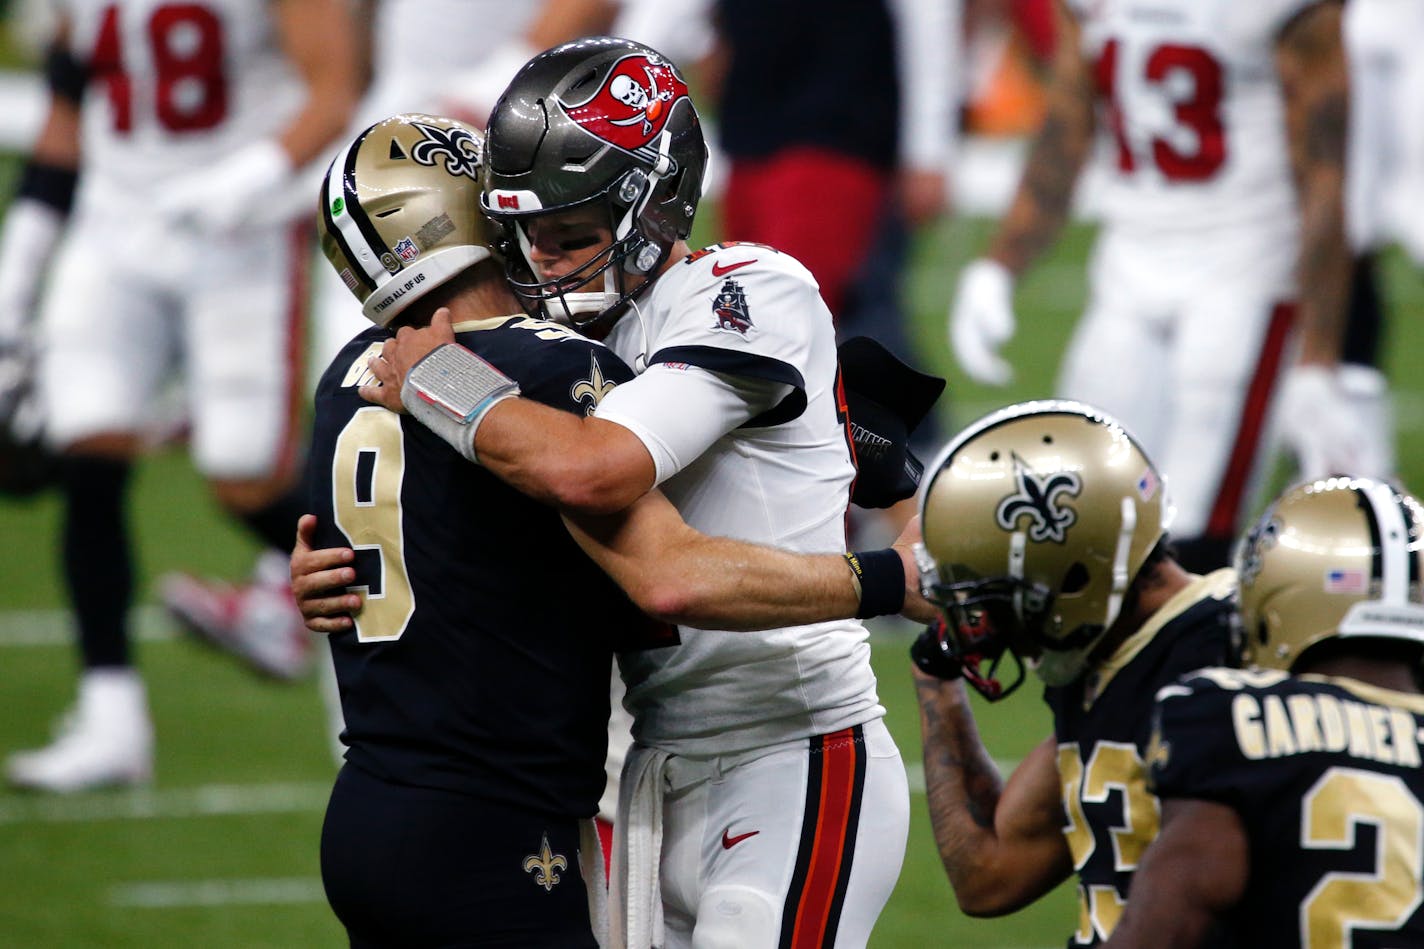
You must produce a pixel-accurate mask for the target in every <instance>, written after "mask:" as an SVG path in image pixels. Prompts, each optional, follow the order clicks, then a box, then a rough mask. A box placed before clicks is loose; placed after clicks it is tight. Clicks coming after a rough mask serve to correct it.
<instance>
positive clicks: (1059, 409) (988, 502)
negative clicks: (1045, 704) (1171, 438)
mask: <svg viewBox="0 0 1424 949" xmlns="http://www.w3.org/2000/svg"><path fill="white" fill-rule="evenodd" d="M1171 513H1172V508H1171V505H1170V504H1169V502H1168V500H1167V491H1166V485H1165V484H1164V481H1163V478H1162V476H1161V474H1160V473H1159V472H1158V471H1157V469H1156V467H1154V466H1153V464H1152V462H1151V461H1150V460H1148V458H1147V456H1146V454H1144V452H1143V450H1142V448H1141V446H1140V445H1138V443H1137V442H1136V440H1134V439H1133V438H1132V436H1131V435H1129V434H1128V433H1127V432H1126V431H1125V430H1124V429H1123V428H1122V426H1121V425H1120V424H1118V423H1117V422H1116V421H1115V420H1113V419H1112V418H1110V417H1109V416H1107V415H1104V414H1103V413H1101V412H1099V411H1098V410H1097V409H1094V408H1092V407H1090V406H1087V405H1083V404H1081V403H1077V402H1064V401H1046V402H1025V403H1022V404H1020V405H1014V406H1009V407H1008V408H1005V409H1002V410H1000V411H998V412H994V413H992V414H991V415H988V416H986V417H984V418H982V419H980V420H979V421H977V422H975V423H974V424H972V425H970V426H969V427H968V428H966V429H965V430H964V431H963V432H961V433H960V434H959V435H958V436H957V437H955V438H954V440H953V441H951V442H950V443H949V445H947V446H946V447H945V448H944V450H943V451H942V452H941V453H940V456H939V458H938V459H937V460H936V461H935V463H934V464H933V465H932V466H931V467H930V469H929V473H928V474H927V476H926V479H925V481H924V484H923V487H922V489H921V494H920V518H921V529H922V531H923V533H924V544H923V547H924V551H923V554H924V556H922V557H921V577H920V583H921V588H922V590H923V591H924V594H925V596H926V597H927V598H928V599H930V600H931V601H932V602H934V603H935V604H937V605H938V606H939V607H940V609H941V610H943V611H944V614H945V626H946V631H945V634H944V640H943V642H942V647H943V648H944V649H945V650H946V651H947V652H949V653H950V654H952V655H957V656H958V657H959V658H960V660H961V661H962V662H963V663H964V673H965V678H966V679H967V680H968V681H969V682H970V683H971V684H972V685H974V687H975V688H976V689H978V690H979V691H980V692H981V693H983V694H984V695H986V696H987V697H989V698H1000V697H1002V696H1003V695H1007V694H1008V693H1009V692H1010V691H1012V690H1013V689H1014V688H1015V687H1017V685H1018V684H1019V683H1020V682H1021V681H1022V679H1023V670H1022V665H1021V663H1020V662H1019V660H1020V659H1027V660H1028V661H1029V662H1030V664H1031V665H1033V667H1034V668H1035V670H1036V671H1037V673H1038V674H1039V676H1040V678H1042V679H1043V681H1044V682H1045V683H1047V684H1048V685H1066V684H1068V683H1070V682H1072V681H1073V680H1075V679H1077V678H1078V677H1079V676H1080V675H1082V674H1083V672H1084V671H1085V669H1086V667H1087V662H1088V657H1089V655H1090V653H1091V652H1092V650H1093V648H1094V647H1095V646H1097V645H1098V643H1099V641H1100V640H1101V639H1102V637H1103V634H1104V633H1106V632H1107V629H1108V627H1110V626H1111V625H1112V623H1113V621H1114V620H1115V619H1117V616H1118V613H1119V612H1120V611H1121V608H1122V603H1123V597H1124V595H1125V594H1126V593H1127V589H1128V587H1129V586H1130V585H1131V583H1132V581H1133V579H1134V578H1135V577H1136V576H1137V573H1138V571H1139V570H1140V569H1141V568H1142V565H1143V564H1144V563H1145V562H1146V560H1147V557H1148V555H1149V554H1150V553H1151V552H1152V549H1153V548H1154V547H1155V546H1156V545H1157V543H1158V542H1159V541H1160V540H1161V539H1162V538H1163V536H1164V535H1165V533H1166V530H1167V527H1168V524H1169V522H1170V520H1171ZM1006 655H1007V656H1009V657H1010V658H1011V659H1012V660H1013V661H1014V664H1015V665H1016V666H1017V669H1016V670H1014V672H1013V678H1012V680H1011V681H1009V682H1008V683H1005V682H1001V681H1000V680H999V678H998V677H997V669H998V666H999V664H1000V662H1001V660H1003V659H1004V658H1005V656H1006Z"/></svg>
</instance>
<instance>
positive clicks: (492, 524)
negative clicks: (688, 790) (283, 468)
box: [310, 317, 649, 817]
mask: <svg viewBox="0 0 1424 949" xmlns="http://www.w3.org/2000/svg"><path fill="white" fill-rule="evenodd" d="M456 330H457V338H458V339H459V341H460V342H461V343H463V344H464V345H465V346H467V347H469V348H470V349H472V350H474V351H475V352H477V353H479V354H480V355H482V356H484V357H485V358H487V359H489V360H490V361H491V362H493V363H495V364H497V365H498V366H499V367H500V368H501V369H502V370H503V371H504V372H505V373H506V374H507V375H509V376H511V377H513V378H514V379H515V380H516V381H518V382H519V384H520V387H521V389H522V392H523V395H524V396H525V397H527V398H531V399H534V400H537V401H539V402H543V403H545V404H547V405H552V406H554V407H556V408H560V409H564V410H567V411H571V412H579V413H584V412H588V411H590V410H591V409H592V408H593V406H594V405H596V404H597V402H598V400H599V399H601V398H602V397H603V396H604V395H605V394H606V393H607V392H608V391H609V390H610V389H612V388H613V386H614V385H615V384H616V383H618V382H621V381H624V380H626V379H628V378H630V377H631V375H632V374H631V373H630V372H629V371H628V369H627V367H626V366H624V365H623V364H622V362H620V361H619V360H618V358H617V357H616V356H614V355H613V354H612V353H610V352H608V350H606V349H605V348H604V347H603V346H602V345H600V344H598V343H593V342H589V341H588V340H585V339H582V338H580V337H576V336H574V335H573V334H571V333H569V332H567V331H566V330H563V329H561V328H560V327H558V326H555V325H553V324H551V323H545V322H542V321H538V320H530V319H528V318H525V317H507V318H503V319H494V320H486V321H479V322H477V323H463V324H459V325H457V327H456ZM387 337H388V334H387V333H386V332H385V331H383V330H380V329H376V328H372V329H369V330H367V331H366V332H364V333H362V334H360V335H359V336H357V337H356V338H354V339H353V340H352V341H351V342H349V343H348V344H347V345H346V347H345V348H344V349H343V350H342V351H341V353H340V354H339V355H338V356H337V357H336V359H335V360H334V361H333V362H332V364H331V366H330V368H328V369H327V371H326V373H325V375H324V376H323V377H322V379H321V382H320V384H319V385H318V388H317V393H316V420H315V426H314V434H313V443H312V455H311V468H310V471H311V482H310V488H311V491H312V502H313V507H312V510H313V511H314V512H315V513H316V515H317V517H318V535H317V539H316V540H317V544H316V546H318V547H331V546H350V547H352V548H353V549H354V550H355V551H356V562H355V567H356V571H357V579H356V583H355V584H354V585H353V586H352V589H353V590H356V591H358V592H361V593H363V596H364V599H365V603H364V605H363V608H362V609H361V611H360V612H359V614H358V615H357V616H356V617H355V620H356V629H355V630H354V631H349V632H345V633H341V634H338V635H333V636H331V637H330V641H331V651H332V657H333V660H334V661H335V664H336V675H337V681H338V683H339V685H340V691H341V705H342V711H343V712H344V714H345V717H346V731H345V733H344V735H343V740H344V741H345V742H346V743H347V745H348V746H349V747H348V749H347V752H346V759H347V761H348V762H349V763H350V764H351V765H354V766H356V767H359V768H361V769H363V770H365V771H367V772H369V773H371V774H373V775H375V776H377V777H379V778H383V779H385V780H388V781H391V782H395V783H398V784H408V785H416V786H422V787H434V788H442V789H447V790H452V791H456V792H461V793H466V794H470V795H472V796H476V797H480V798H483V799H486V800H491V801H495V802H498V803H500V804H507V805H513V806H516V807H519V808H522V809H525V810H532V811H536V812H541V813H549V814H553V815H557V816H572V817H589V816H592V815H593V814H594V813H595V812H596V811H597V808H598V799H599V795H600V794H601V793H602V790H603V782H604V755H605V748H606V744H607V727H608V711H609V709H608V703H609V690H608V680H609V675H610V672H611V669H612V651H613V649H614V648H615V647H616V646H617V645H618V644H619V637H621V636H626V635H636V633H637V631H638V630H640V628H642V627H643V625H644V624H646V623H647V622H649V621H648V620H646V619H645V618H644V617H643V616H642V614H641V613H639V612H638V611H637V610H636V609H635V608H634V606H633V604H632V603H631V602H630V601H629V600H628V599H627V597H626V596H625V595H624V594H623V593H622V591H621V590H619V589H618V587H617V586H616V585H615V584H614V583H613V582H612V581H611V580H610V579H608V577H607V576H606V575H605V574H604V573H603V572H602V571H601V570H599V569H598V568H597V567H596V566H595V565H594V564H593V562H592V561H590V560H589V559H588V558H587V557H585V556H584V554H583V552H582V551H581V550H579V548H578V546H577V545H576V544H575V543H574V541H573V539H572V538H571V537H570V536H569V534H568V532H567V531H566V530H565V529H564V527H563V523H562V522H561V520H560V519H559V515H558V513H557V512H556V511H555V510H554V509H553V508H550V507H546V506H544V505H541V504H539V503H537V502H535V501H533V500H531V499H529V498H527V497H525V496H524V495H522V494H520V493H519V492H517V491H515V490H514V489H513V488H511V487H508V486H507V485H505V484H503V483H502V482H500V481H499V480H498V479H496V478H495V477H494V476H492V475H491V474H489V473H488V472H487V471H485V470H484V469H483V468H480V467H477V466H475V465H472V464H470V463H469V462H468V461H466V460H465V459H464V458H463V457H461V456H460V455H459V454H458V453H457V452H455V451H454V449H452V448H451V447H450V446H449V445H447V444H446V443H445V442H444V441H442V440H441V439H440V438H439V437H438V436H436V435H434V434H432V433H431V432H430V431H429V429H427V428H425V427H424V426H423V425H420V424H419V423H417V422H415V421H414V420H413V419H411V418H410V417H409V416H404V415H397V414H395V413H393V412H388V411H386V410H385V409H383V408H380V407H377V406H373V405H370V404H368V403H366V402H364V401H362V399H361V397H360V395H359V394H358V393H357V387H358V386H359V385H360V384H362V383H364V382H367V381H370V378H371V377H370V375H369V372H368V371H367V369H366V360H367V358H368V357H369V356H370V355H372V354H374V353H376V352H379V350H380V345H381V343H382V342H383V341H384V340H385V339H386V338H387Z"/></svg>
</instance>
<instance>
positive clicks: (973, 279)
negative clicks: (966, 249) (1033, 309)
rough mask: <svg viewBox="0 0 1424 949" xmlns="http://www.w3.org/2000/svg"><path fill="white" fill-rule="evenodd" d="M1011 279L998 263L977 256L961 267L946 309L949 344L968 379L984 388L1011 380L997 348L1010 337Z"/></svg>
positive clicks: (1007, 367) (1012, 306) (1011, 310)
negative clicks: (962, 268)
mask: <svg viewBox="0 0 1424 949" xmlns="http://www.w3.org/2000/svg"><path fill="white" fill-rule="evenodd" d="M1014 326H1015V323H1014V278H1013V276H1012V275H1011V274H1010V273H1009V271H1008V269H1007V268H1006V267H1005V266H1004V265H1003V264H1001V263H998V262H997V261H994V260H989V259H988V258H983V257H981V258H980V259H978V260H976V261H973V262H972V263H970V264H969V266H967V267H965V268H964V271H963V273H961V274H960V275H959V287H958V289H957V290H956V291H955V294H954V303H953V305H952V306H951V307H950V310H949V344H950V346H951V347H952V348H953V349H954V355H955V358H956V359H958V360H959V365H960V366H961V367H962V368H963V369H964V371H965V372H966V373H968V375H969V378H971V379H973V380H974V381H975V382H979V383H983V384H985V385H994V386H1002V385H1007V384H1008V383H1010V382H1012V381H1013V378H1014V370H1013V367H1011V366H1010V365H1009V364H1008V363H1007V362H1005V361H1004V360H1003V359H1002V358H1001V357H1000V356H999V347H1000V346H1002V345H1003V344H1004V343H1005V342H1007V341H1008V339H1009V338H1010V337H1012V336H1013V335H1014Z"/></svg>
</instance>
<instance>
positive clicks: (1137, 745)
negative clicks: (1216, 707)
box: [1044, 570, 1236, 946]
mask: <svg viewBox="0 0 1424 949" xmlns="http://www.w3.org/2000/svg"><path fill="white" fill-rule="evenodd" d="M1235 589H1236V575H1235V573H1234V572H1233V571H1231V570H1217V571H1216V572H1214V573H1211V574H1208V575H1207V576H1205V577H1198V578H1196V579H1194V580H1193V581H1192V583H1191V584H1190V585H1189V586H1187V587H1186V588H1185V589H1183V590H1181V591H1180V592H1179V593H1177V594H1176V596H1174V597H1173V598H1172V599H1171V600H1169V601H1168V602H1167V603H1166V604H1164V605H1163V606H1162V608H1161V609H1159V610H1158V611H1157V612H1156V613H1155V614H1153V616H1152V618H1151V620H1150V621H1149V622H1148V623H1147V624H1145V625H1144V626H1143V628H1142V629H1140V630H1138V631H1137V632H1136V633H1134V634H1133V635H1132V636H1131V637H1129V638H1128V639H1127V640H1126V641H1125V642H1124V643H1123V644H1122V645H1121V646H1119V647H1118V649H1117V651H1116V652H1115V653H1113V655H1112V656H1110V657H1109V658H1108V659H1107V661H1106V662H1104V663H1103V664H1102V665H1101V666H1100V667H1099V668H1097V669H1096V670H1094V671H1092V672H1090V673H1088V674H1087V675H1085V676H1084V677H1083V678H1081V679H1079V680H1078V681H1077V682H1074V683H1072V684H1071V685H1068V686H1064V687H1062V688H1049V689H1046V690H1045V693H1044V697H1045V699H1046V701H1047V702H1048V705H1049V707H1050V708H1051V709H1052V710H1053V728H1054V733H1055V735H1056V736H1057V739H1058V775H1059V781H1060V782H1061V784H1062V788H1063V809H1064V814H1065V817H1066V823H1065V825H1064V828H1063V834H1064V836H1065V837H1066V838H1067V840H1068V848H1069V850H1070V851H1071V852H1072V854H1073V867H1074V869H1075V870H1076V871H1077V874H1078V909H1079V914H1078V929H1077V932H1075V933H1074V935H1073V936H1072V938H1071V939H1070V940H1069V941H1068V945H1069V946H1095V945H1098V944H1099V943H1101V942H1103V941H1105V940H1106V939H1107V938H1108V936H1110V935H1111V934H1112V931H1113V928H1114V927H1115V926H1116V925H1117V921H1118V918H1119V917H1121V916H1122V911H1123V908H1124V907H1125V906H1126V903H1127V898H1128V888H1129V887H1130V885H1131V883H1132V876H1133V873H1134V871H1136V869H1137V864H1138V861H1139V860H1140V859H1141V857H1142V852H1143V850H1145V849H1146V847H1147V845H1148V844H1149V843H1151V842H1152V841H1153V840H1154V839H1155V838H1156V836H1157V831H1158V827H1159V815H1160V807H1159V805H1158V803H1157V800H1156V798H1154V797H1153V796H1152V793H1151V792H1150V791H1149V790H1148V789H1147V764H1146V762H1147V760H1148V747H1149V744H1150V742H1151V737H1152V697H1153V696H1154V695H1155V694H1156V693H1157V690H1158V689H1160V688H1161V687H1162V686H1164V685H1167V684H1169V683H1172V682H1175V681H1176V680H1177V679H1178V678H1179V677H1181V676H1182V675H1184V674H1186V673H1188V672H1192V671H1194V670H1196V669H1201V668H1203V667H1205V666H1219V665H1223V664H1226V663H1227V662H1229V661H1230V660H1231V656H1232V646H1231V615H1232V610H1233V608H1234V607H1233V600H1232V598H1233V595H1234V592H1235Z"/></svg>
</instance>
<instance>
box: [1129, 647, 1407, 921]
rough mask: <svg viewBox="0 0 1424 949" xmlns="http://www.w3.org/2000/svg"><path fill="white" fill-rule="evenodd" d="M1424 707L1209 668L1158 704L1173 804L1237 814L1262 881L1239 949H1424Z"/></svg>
mask: <svg viewBox="0 0 1424 949" xmlns="http://www.w3.org/2000/svg"><path fill="white" fill-rule="evenodd" d="M1421 743H1424V696H1418V695H1406V694H1403V693H1399V692H1390V691H1386V690H1384V689H1376V688H1372V687H1369V686H1366V685H1364V684H1363V683H1360V682H1356V681H1354V680H1352V679H1343V678H1324V677H1317V676H1300V677H1291V676H1288V675H1286V674H1285V673H1283V672H1276V671H1258V670H1251V671H1237V670H1230V669H1208V670H1203V671H1202V672H1200V673H1199V674H1197V675H1194V676H1191V677H1188V678H1187V679H1186V680H1185V681H1184V682H1183V683H1181V684H1179V685H1173V686H1169V687H1167V688H1165V689H1163V690H1162V691H1161V692H1160V693H1159V694H1158V701H1157V711H1156V727H1155V732H1154V738H1153V751H1152V754H1151V759H1152V760H1151V780H1152V781H1153V783H1154V785H1155V788H1156V791H1157V794H1158V795H1159V796H1161V797H1162V798H1164V799H1165V798H1172V797H1187V798H1196V799H1202V800H1210V801H1216V802H1218V803H1221V804H1225V805H1227V806H1229V807H1231V808H1233V809H1234V810H1235V811H1236V812H1237V814H1239V815H1240V817H1241V823H1242V826H1243V827H1244V828H1245V829H1246V833H1247V834H1248V836H1249V838H1250V848H1251V849H1250V865H1251V878H1250V882H1249V884H1248V888H1247V891H1246V895H1245V897H1244V898H1243V899H1242V900H1241V902H1240V904H1239V905H1238V906H1237V908H1236V911H1235V913H1234V914H1233V916H1232V917H1231V918H1230V919H1229V920H1227V922H1226V926H1225V929H1226V930H1227V932H1229V933H1230V935H1231V936H1232V937H1233V938H1232V944H1233V945H1237V946H1283V947H1285V946H1292V947H1293V946H1300V947H1308V949H1339V947H1347V949H1348V947H1353V949H1385V947H1402V946H1424V910H1421V908H1420V907H1421V906H1424V882H1421V872H1424V770H1421V767H1420V763H1421Z"/></svg>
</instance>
